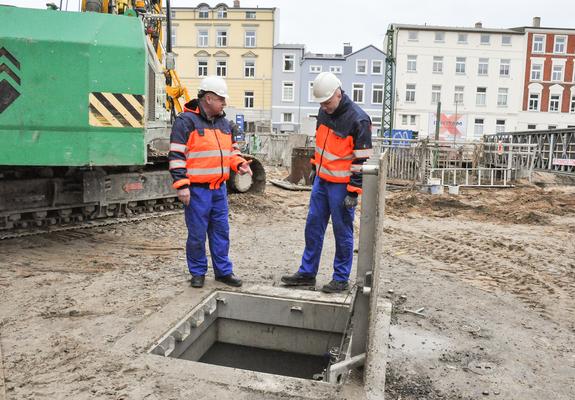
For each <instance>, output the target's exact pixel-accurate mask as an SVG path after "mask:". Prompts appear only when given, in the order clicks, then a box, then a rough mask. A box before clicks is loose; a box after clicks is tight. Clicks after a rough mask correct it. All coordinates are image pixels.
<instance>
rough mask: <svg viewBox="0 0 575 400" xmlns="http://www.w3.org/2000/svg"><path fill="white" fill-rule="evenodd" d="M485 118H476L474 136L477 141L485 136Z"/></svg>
mask: <svg viewBox="0 0 575 400" xmlns="http://www.w3.org/2000/svg"><path fill="white" fill-rule="evenodd" d="M483 122H484V120H483V118H475V125H474V127H473V136H475V138H476V139H479V138H481V136H483Z"/></svg>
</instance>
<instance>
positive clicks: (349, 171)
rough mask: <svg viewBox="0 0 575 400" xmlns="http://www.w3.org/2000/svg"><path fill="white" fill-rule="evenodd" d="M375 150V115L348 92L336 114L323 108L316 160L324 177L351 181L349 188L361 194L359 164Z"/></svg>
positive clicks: (318, 120)
mask: <svg viewBox="0 0 575 400" xmlns="http://www.w3.org/2000/svg"><path fill="white" fill-rule="evenodd" d="M372 152H373V149H372V145H371V119H370V118H369V116H368V115H367V114H366V113H365V111H363V110H362V109H361V108H360V107H359V106H358V105H357V104H355V103H354V102H353V101H351V99H350V98H349V97H348V96H347V95H346V94H345V93H342V99H341V102H340V103H339V106H338V107H337V109H336V110H335V111H334V112H333V114H327V113H326V112H324V111H323V110H321V109H320V111H319V114H318V117H317V129H316V132H315V154H314V158H313V159H312V164H314V165H315V168H316V173H317V175H318V176H319V177H320V178H321V179H324V180H326V181H328V182H336V183H347V191H348V192H356V193H359V194H361V184H362V177H361V173H359V172H358V171H359V167H360V166H361V165H362V164H363V163H364V162H365V161H366V160H367V159H368V158H369V157H370V156H371V154H372Z"/></svg>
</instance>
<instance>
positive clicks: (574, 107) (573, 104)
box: [569, 94, 575, 113]
mask: <svg viewBox="0 0 575 400" xmlns="http://www.w3.org/2000/svg"><path fill="white" fill-rule="evenodd" d="M569 111H571V112H572V113H575V94H572V95H571V105H570V106H569Z"/></svg>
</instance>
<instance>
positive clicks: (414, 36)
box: [407, 31, 419, 42]
mask: <svg viewBox="0 0 575 400" xmlns="http://www.w3.org/2000/svg"><path fill="white" fill-rule="evenodd" d="M418 33H419V32H418V31H409V32H408V33H407V40H409V41H410V42H417V40H418V39H417V36H418V35H417V34H418Z"/></svg>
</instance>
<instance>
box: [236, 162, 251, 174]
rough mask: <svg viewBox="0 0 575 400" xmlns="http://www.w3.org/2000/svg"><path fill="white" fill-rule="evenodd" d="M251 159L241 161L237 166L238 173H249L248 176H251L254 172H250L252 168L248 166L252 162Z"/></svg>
mask: <svg viewBox="0 0 575 400" xmlns="http://www.w3.org/2000/svg"><path fill="white" fill-rule="evenodd" d="M252 161H253V160H248V161H246V162H243V163H241V164H240V165H239V166H238V173H239V174H240V175H244V174H250V176H253V175H254V173H253V172H252V169H251V168H250V164H251V163H252Z"/></svg>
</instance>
